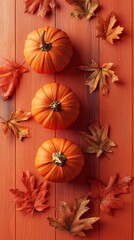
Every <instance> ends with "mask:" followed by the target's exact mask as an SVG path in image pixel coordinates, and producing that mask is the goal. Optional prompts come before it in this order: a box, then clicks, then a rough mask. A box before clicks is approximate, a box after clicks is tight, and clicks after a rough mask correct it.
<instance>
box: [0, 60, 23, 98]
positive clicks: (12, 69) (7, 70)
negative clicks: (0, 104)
mask: <svg viewBox="0 0 134 240" xmlns="http://www.w3.org/2000/svg"><path fill="white" fill-rule="evenodd" d="M25 72H28V69H27V68H25V67H23V65H20V64H18V63H16V62H13V61H9V60H8V59H5V65H4V67H0V78H4V79H3V80H2V82H1V83H0V88H1V89H2V91H3V93H2V97H3V99H4V100H7V99H8V98H9V97H12V95H13V93H14V91H15V89H16V87H17V86H18V84H19V80H20V78H21V76H22V74H23V73H25Z"/></svg>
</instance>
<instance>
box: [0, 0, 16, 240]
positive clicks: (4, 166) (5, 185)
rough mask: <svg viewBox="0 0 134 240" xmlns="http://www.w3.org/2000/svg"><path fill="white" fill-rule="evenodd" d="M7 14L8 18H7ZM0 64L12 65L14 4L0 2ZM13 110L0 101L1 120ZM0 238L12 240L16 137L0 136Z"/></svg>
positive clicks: (13, 229) (9, 105)
mask: <svg viewBox="0 0 134 240" xmlns="http://www.w3.org/2000/svg"><path fill="white" fill-rule="evenodd" d="M9 12H10V14H9ZM0 31H1V47H0V57H1V59H0V64H3V58H8V59H10V60H13V61H15V45H11V42H15V1H14V0H11V1H10V3H8V4H7V2H6V1H4V2H1V7H0ZM14 109H15V98H13V99H12V100H8V101H7V102H4V101H3V100H2V99H0V116H2V117H3V118H4V119H8V118H9V117H10V112H11V111H14ZM0 149H1V154H0V176H1V189H0V235H1V236H2V239H3V240H7V239H11V240H14V239H15V207H14V205H13V204H12V196H11V194H10V192H9V189H10V188H11V187H13V186H15V137H14V136H10V137H9V138H8V139H5V140H4V139H3V135H2V131H1V132H0Z"/></svg>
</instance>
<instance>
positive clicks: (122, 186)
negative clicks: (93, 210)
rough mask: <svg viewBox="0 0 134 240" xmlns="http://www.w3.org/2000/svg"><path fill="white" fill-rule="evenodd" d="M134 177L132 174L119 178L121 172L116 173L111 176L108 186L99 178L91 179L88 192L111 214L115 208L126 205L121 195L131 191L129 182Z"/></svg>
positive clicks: (101, 207) (103, 209)
mask: <svg viewBox="0 0 134 240" xmlns="http://www.w3.org/2000/svg"><path fill="white" fill-rule="evenodd" d="M132 178H133V177H131V176H125V177H123V178H119V174H118V173H116V174H115V175H114V176H112V177H110V179H109V182H108V185H107V186H106V185H105V184H104V183H103V182H101V181H100V180H98V179H96V180H90V188H89V192H88V194H89V196H90V197H92V198H93V199H95V200H96V202H97V203H99V205H100V209H101V210H102V211H103V212H105V213H106V214H109V215H111V214H112V210H113V209H119V208H122V207H123V206H124V202H123V201H122V200H121V198H120V197H119V195H120V194H126V193H128V192H129V184H130V182H131V180H132Z"/></svg>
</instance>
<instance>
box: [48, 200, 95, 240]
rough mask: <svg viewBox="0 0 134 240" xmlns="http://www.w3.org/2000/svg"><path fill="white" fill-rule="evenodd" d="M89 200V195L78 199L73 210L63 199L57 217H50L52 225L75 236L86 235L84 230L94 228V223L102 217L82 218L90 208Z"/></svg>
mask: <svg viewBox="0 0 134 240" xmlns="http://www.w3.org/2000/svg"><path fill="white" fill-rule="evenodd" d="M89 201H90V200H88V199H87V197H83V198H79V199H76V200H75V201H74V205H73V209H72V210H71V209H70V207H69V206H68V205H67V204H66V202H64V201H61V202H60V206H59V207H58V209H57V212H58V216H57V218H52V217H48V220H49V224H50V226H53V227H55V228H58V229H60V230H63V231H66V232H69V233H70V234H71V235H74V236H75V235H77V236H82V237H83V236H86V235H85V233H84V231H83V230H87V229H92V228H93V226H92V224H93V223H95V222H96V221H98V220H99V219H100V218H99V217H90V218H81V216H82V215H83V214H84V213H85V212H87V211H88V210H89V208H88V207H87V204H88V203H89Z"/></svg>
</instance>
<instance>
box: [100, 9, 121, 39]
mask: <svg viewBox="0 0 134 240" xmlns="http://www.w3.org/2000/svg"><path fill="white" fill-rule="evenodd" d="M116 21H117V19H116V17H115V14H114V12H111V13H110V15H109V16H108V17H107V18H106V20H104V19H103V18H101V17H99V18H98V26H97V27H96V28H97V30H98V35H97V37H98V38H101V39H105V40H106V41H108V42H109V43H111V44H114V42H113V40H115V39H119V36H118V35H119V34H121V33H122V31H123V29H124V28H123V27H120V26H117V27H114V25H115V23H116Z"/></svg>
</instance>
